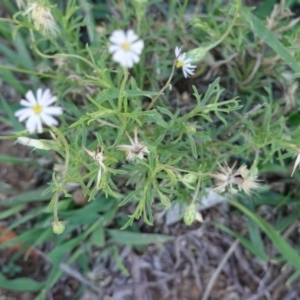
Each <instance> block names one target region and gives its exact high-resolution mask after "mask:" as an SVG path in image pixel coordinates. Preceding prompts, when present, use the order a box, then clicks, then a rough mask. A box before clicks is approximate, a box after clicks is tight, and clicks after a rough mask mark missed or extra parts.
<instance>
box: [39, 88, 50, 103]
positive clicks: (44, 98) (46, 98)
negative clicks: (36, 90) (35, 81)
mask: <svg viewBox="0 0 300 300" xmlns="http://www.w3.org/2000/svg"><path fill="white" fill-rule="evenodd" d="M51 98H52V95H51V92H50V90H49V89H46V90H45V91H44V92H43V94H42V97H41V102H40V104H43V105H46V103H48V101H49V99H51ZM51 103H52V102H51Z"/></svg>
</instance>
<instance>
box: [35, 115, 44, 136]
mask: <svg viewBox="0 0 300 300" xmlns="http://www.w3.org/2000/svg"><path fill="white" fill-rule="evenodd" d="M36 123H37V131H38V133H42V132H43V126H42V120H41V118H40V116H37V121H36Z"/></svg>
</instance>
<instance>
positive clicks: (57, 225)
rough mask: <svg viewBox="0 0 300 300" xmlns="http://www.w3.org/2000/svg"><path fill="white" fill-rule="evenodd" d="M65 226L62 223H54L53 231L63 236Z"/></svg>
mask: <svg viewBox="0 0 300 300" xmlns="http://www.w3.org/2000/svg"><path fill="white" fill-rule="evenodd" d="M65 228H66V226H65V224H64V223H63V222H61V221H58V222H53V225H52V229H53V232H54V233H55V234H62V233H63V232H64V231H65Z"/></svg>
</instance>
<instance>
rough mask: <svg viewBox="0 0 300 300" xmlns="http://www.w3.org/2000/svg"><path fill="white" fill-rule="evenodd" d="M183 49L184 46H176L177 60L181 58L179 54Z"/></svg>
mask: <svg viewBox="0 0 300 300" xmlns="http://www.w3.org/2000/svg"><path fill="white" fill-rule="evenodd" d="M181 48H182V46H181V47H178V46H176V48H175V56H176V57H177V58H178V57H179V54H180V52H181Z"/></svg>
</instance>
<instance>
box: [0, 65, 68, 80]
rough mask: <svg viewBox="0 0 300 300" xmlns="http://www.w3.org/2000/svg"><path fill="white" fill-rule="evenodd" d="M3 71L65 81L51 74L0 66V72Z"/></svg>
mask: <svg viewBox="0 0 300 300" xmlns="http://www.w3.org/2000/svg"><path fill="white" fill-rule="evenodd" d="M1 69H4V70H11V71H15V72H20V73H25V74H32V75H39V76H41V77H42V76H43V77H48V78H53V79H59V80H60V79H65V78H62V77H57V76H55V75H51V74H46V73H39V72H35V71H29V70H25V69H20V68H15V67H10V66H5V65H2V64H0V70H1Z"/></svg>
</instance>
